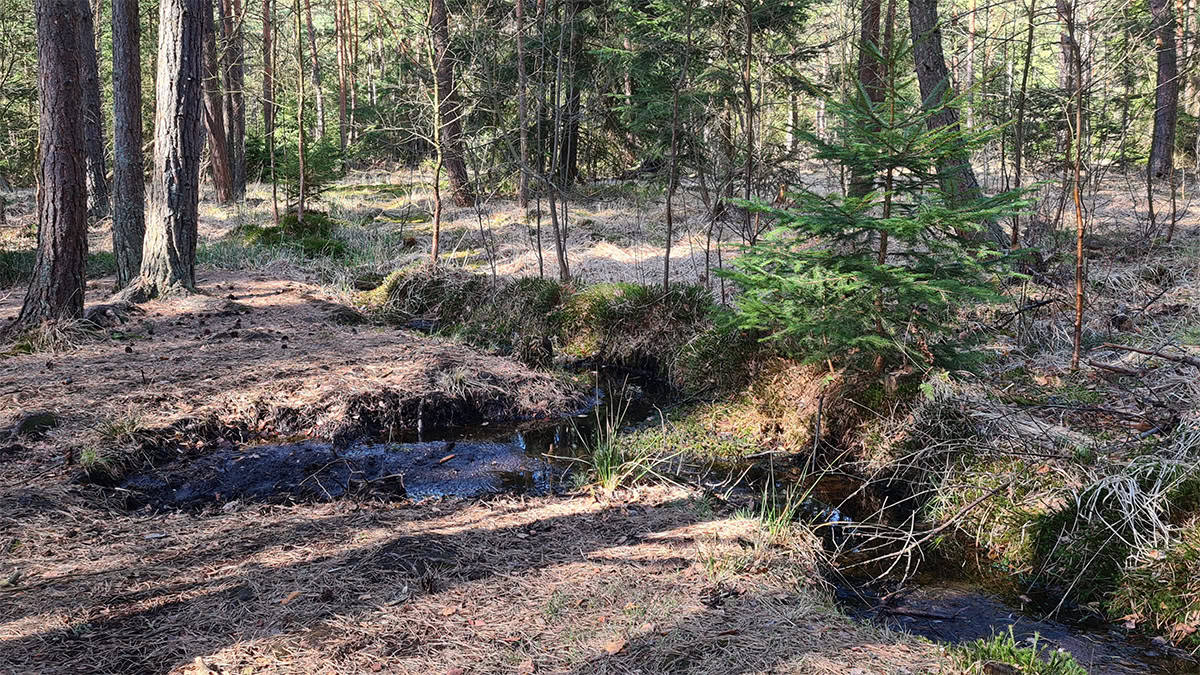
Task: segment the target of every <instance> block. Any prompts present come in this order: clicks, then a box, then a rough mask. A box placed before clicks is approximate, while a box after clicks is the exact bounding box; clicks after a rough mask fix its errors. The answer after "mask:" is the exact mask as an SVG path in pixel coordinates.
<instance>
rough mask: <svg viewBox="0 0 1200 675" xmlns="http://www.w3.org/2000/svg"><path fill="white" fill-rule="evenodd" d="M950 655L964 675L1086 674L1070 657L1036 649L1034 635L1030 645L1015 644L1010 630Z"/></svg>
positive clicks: (1057, 652) (959, 648) (961, 648)
mask: <svg viewBox="0 0 1200 675" xmlns="http://www.w3.org/2000/svg"><path fill="white" fill-rule="evenodd" d="M1026 644H1028V646H1026ZM953 656H954V660H955V661H957V662H958V665H959V666H961V667H962V668H963V669H964V670H965V671H966V672H967V673H1000V672H1016V673H1022V674H1027V675H1087V670H1085V669H1084V668H1083V666H1081V665H1079V663H1078V662H1077V661H1076V660H1075V659H1074V658H1073V657H1072V656H1071V655H1070V654H1068V653H1066V652H1064V651H1060V650H1056V649H1049V648H1041V647H1039V646H1038V639H1037V636H1036V635H1035V636H1034V637H1033V638H1032V640H1031V641H1030V642H1029V643H1025V642H1018V641H1017V639H1016V638H1015V637H1014V636H1013V633H1012V628H1011V627H1010V628H1009V629H1008V632H1007V633H1000V634H998V635H993V636H992V638H991V639H989V640H976V641H975V642H971V643H968V644H965V645H962V646H960V647H956V648H955V649H954V650H953ZM1014 669H1015V670H1014Z"/></svg>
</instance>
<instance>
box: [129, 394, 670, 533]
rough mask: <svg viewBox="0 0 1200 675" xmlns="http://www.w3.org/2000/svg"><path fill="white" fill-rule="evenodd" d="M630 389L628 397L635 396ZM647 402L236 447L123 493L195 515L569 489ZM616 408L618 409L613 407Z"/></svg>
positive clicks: (159, 470)
mask: <svg viewBox="0 0 1200 675" xmlns="http://www.w3.org/2000/svg"><path fill="white" fill-rule="evenodd" d="M628 390H629V389H628V387H627V386H623V387H622V391H628ZM644 400H645V397H644V396H640V395H639V396H637V397H636V398H635V399H633V400H624V399H622V400H620V401H612V402H609V401H606V397H605V396H604V394H603V391H602V390H600V389H599V388H598V389H597V391H596V396H595V398H594V404H593V407H592V409H591V410H588V411H580V412H577V413H575V414H574V415H572V416H569V417H564V418H558V419H553V420H543V421H534V422H528V423H524V424H516V425H504V426H491V425H481V426H477V427H471V428H464V429H451V430H445V431H443V432H441V433H440V434H439V438H438V439H437V440H425V439H421V438H418V437H415V435H414V437H412V438H402V439H400V440H398V441H392V442H370V443H361V444H358V445H353V446H351V447H349V448H346V449H342V450H337V449H335V448H334V447H333V446H331V445H330V444H328V443H321V442H316V441H306V442H301V443H287V444H279V445H260V446H248V447H237V448H230V449H227V450H221V451H217V452H213V453H210V454H206V455H203V456H200V457H197V458H194V459H190V460H188V459H180V460H175V461H172V462H169V463H166V464H163V465H160V466H157V467H153V468H149V469H147V470H146V471H143V472H140V473H136V474H132V475H130V476H128V477H127V478H125V480H124V481H123V482H122V483H121V484H120V485H119V486H118V487H117V492H118V494H120V495H122V496H123V497H124V499H125V502H126V504H127V506H128V507H129V508H132V509H139V508H144V507H150V508H154V509H172V508H184V509H190V508H198V507H202V506H204V505H207V504H220V503H227V502H230V501H234V500H238V501H252V502H253V501H259V502H273V503H286V502H312V501H329V500H333V499H340V498H352V497H372V498H381V497H382V498H388V497H392V498H407V499H412V500H422V499H427V498H434V497H450V496H455V497H482V496H486V495H491V494H502V493H513V494H529V495H544V494H549V493H554V492H558V491H562V490H564V489H565V488H567V487H570V482H571V481H572V480H573V477H574V476H575V474H577V473H579V472H580V471H583V470H585V467H584V464H583V463H582V462H581V461H579V460H580V459H581V456H582V455H583V454H585V453H586V452H587V446H588V443H590V442H591V440H592V439H593V437H594V434H595V430H596V428H597V426H603V425H605V424H607V423H608V422H609V418H610V416H611V415H613V414H616V412H618V411H619V412H620V413H621V419H622V421H624V420H629V421H634V420H640V419H642V418H641V417H639V416H641V415H644V414H646V411H647V410H649V409H650V406H649V405H648V404H646V403H644ZM613 406H618V407H617V408H614V407H613Z"/></svg>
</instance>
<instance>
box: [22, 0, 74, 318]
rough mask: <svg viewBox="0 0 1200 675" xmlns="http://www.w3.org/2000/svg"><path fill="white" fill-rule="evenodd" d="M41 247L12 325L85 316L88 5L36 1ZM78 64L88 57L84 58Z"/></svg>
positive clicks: (65, 0) (60, 0) (70, 0)
mask: <svg viewBox="0 0 1200 675" xmlns="http://www.w3.org/2000/svg"><path fill="white" fill-rule="evenodd" d="M35 12H36V19H35V20H36V23H37V43H38V104H39V110H40V112H39V116H38V174H39V179H38V193H37V202H38V205H37V208H38V233H37V234H38V249H37V259H36V262H35V263H34V268H33V277H32V278H31V279H30V281H29V292H28V293H27V294H26V295H25V304H24V305H23V306H22V307H21V313H20V315H19V316H18V317H17V326H20V327H25V326H32V325H35V324H37V323H39V322H41V321H44V320H55V319H65V318H72V317H78V316H81V315H82V314H83V290H84V281H83V268H84V262H85V261H86V260H87V217H88V212H87V192H86V187H85V186H86V178H85V174H86V172H87V158H86V150H85V148H84V121H83V119H82V118H81V116H80V115H79V102H80V101H82V100H83V86H82V82H81V79H82V78H81V73H82V69H83V66H82V64H81V63H80V61H81V54H80V47H81V46H84V47H85V49H83V51H87V50H88V49H91V45H92V33H91V30H90V29H89V28H88V27H89V26H90V25H91V24H90V22H88V20H87V18H86V17H90V16H91V10H90V9H89V8H88V5H87V0H37V4H36V7H35ZM83 58H86V56H84V57H83Z"/></svg>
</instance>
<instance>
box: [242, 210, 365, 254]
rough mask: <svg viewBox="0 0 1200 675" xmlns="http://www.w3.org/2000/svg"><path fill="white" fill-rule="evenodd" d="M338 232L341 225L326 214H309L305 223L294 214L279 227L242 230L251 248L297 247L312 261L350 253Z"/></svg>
mask: <svg viewBox="0 0 1200 675" xmlns="http://www.w3.org/2000/svg"><path fill="white" fill-rule="evenodd" d="M336 231H337V222H336V221H335V220H334V219H333V218H330V217H329V214H327V213H325V212H323V211H305V212H304V219H303V221H301V220H300V218H298V217H297V215H296V213H294V212H293V213H289V214H287V215H285V216H283V217H282V218H280V219H279V224H278V225H257V224H254V225H246V226H244V227H242V228H241V230H240V232H241V236H242V240H243V241H245V243H246V244H247V245H250V246H269V247H290V248H296V249H298V250H300V251H301V252H302V253H303V254H304V255H306V256H308V257H310V258H315V257H317V256H329V257H339V256H342V255H344V254H345V253H346V244H345V243H343V242H342V241H340V240H339V239H337V238H336V237H335V233H336Z"/></svg>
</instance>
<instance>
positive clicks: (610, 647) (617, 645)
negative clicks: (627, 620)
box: [604, 638, 629, 656]
mask: <svg viewBox="0 0 1200 675" xmlns="http://www.w3.org/2000/svg"><path fill="white" fill-rule="evenodd" d="M627 644H629V643H628V642H627V641H626V640H625V638H613V639H611V640H609V641H608V642H605V643H604V651H606V652H608V654H609V656H616V655H617V654H619V653H620V652H621V650H623V649H625V645H627Z"/></svg>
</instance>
